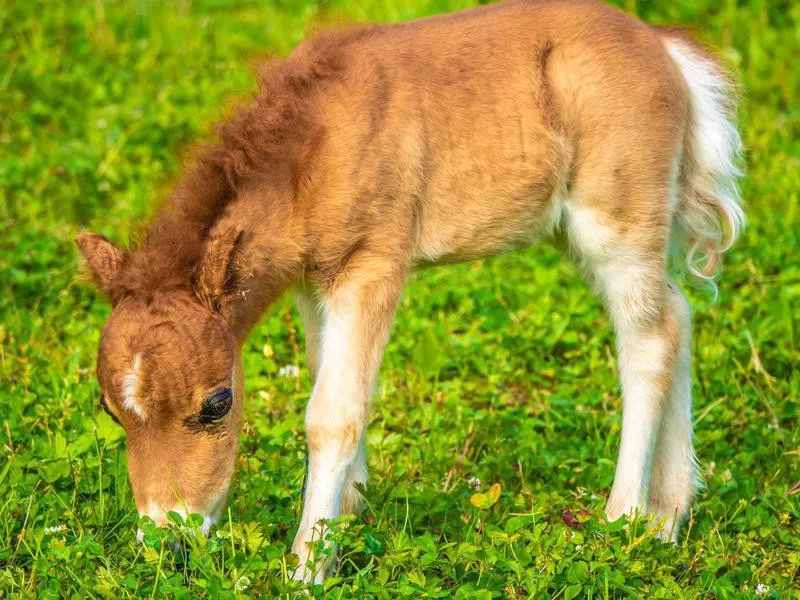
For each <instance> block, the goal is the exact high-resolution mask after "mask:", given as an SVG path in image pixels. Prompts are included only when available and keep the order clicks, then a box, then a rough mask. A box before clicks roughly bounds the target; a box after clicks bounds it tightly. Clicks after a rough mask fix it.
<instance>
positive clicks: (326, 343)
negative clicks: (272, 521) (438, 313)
mask: <svg viewBox="0 0 800 600" xmlns="http://www.w3.org/2000/svg"><path fill="white" fill-rule="evenodd" d="M404 279H405V270H404V269H403V270H400V269H398V268H397V263H396V262H395V261H392V260H390V259H385V258H384V257H381V256H375V255H374V254H369V255H367V253H366V252H361V253H358V254H356V255H353V256H352V257H350V260H349V262H348V264H347V267H346V269H344V270H343V271H342V274H341V275H340V276H339V277H338V278H337V279H336V280H335V282H334V283H333V285H331V286H330V287H329V289H327V290H322V291H321V294H320V297H321V302H320V305H321V309H322V310H321V314H322V327H321V336H320V341H319V350H320V359H319V373H318V375H317V378H316V382H315V384H314V390H313V392H312V394H311V400H310V402H309V404H308V408H307V409H306V435H307V437H308V451H309V459H308V476H307V478H306V493H305V504H304V506H303V516H302V518H301V520H300V527H299V529H298V531H297V535H296V536H295V539H294V543H293V544H292V552H294V553H295V554H297V555H298V557H299V559H300V562H299V566H298V568H297V571H296V572H295V578H297V579H302V580H303V581H310V580H313V581H315V582H321V581H322V579H323V578H324V576H325V571H326V569H327V568H328V567H329V566H330V564H331V562H332V561H330V560H322V561H315V557H314V553H313V551H312V546H311V545H310V544H312V543H313V542H317V541H319V540H324V537H325V527H324V524H323V523H320V521H321V520H329V519H333V518H335V517H337V516H339V515H340V514H341V511H342V508H346V509H348V510H351V509H352V508H353V507H352V506H350V505H352V504H353V499H352V494H351V492H350V490H347V492H346V493H345V485H346V482H348V480H349V479H351V478H358V476H359V473H356V471H359V472H362V471H363V475H364V476H365V475H366V473H365V463H364V460H363V446H362V437H363V434H364V430H365V428H366V424H367V419H368V416H369V404H370V399H371V396H372V390H373V387H374V384H375V378H376V376H377V372H378V368H379V366H380V361H381V356H382V354H383V348H384V346H385V345H386V340H387V339H388V335H389V328H390V326H391V323H392V320H393V318H394V312H395V307H396V305H397V299H398V297H399V295H400V291H401V289H402V285H403V281H404ZM353 491H354V490H353ZM343 494H344V500H343ZM343 501H344V503H345V504H347V505H348V506H345V507H343ZM321 547H322V548H327V549H328V550H330V547H329V546H326V543H325V542H324V541H323V542H322V546H321ZM315 563H316V564H315Z"/></svg>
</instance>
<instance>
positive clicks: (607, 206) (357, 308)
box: [77, 0, 744, 581]
mask: <svg viewBox="0 0 800 600" xmlns="http://www.w3.org/2000/svg"><path fill="white" fill-rule="evenodd" d="M734 108H735V107H734V100H733V95H732V92H731V86H730V84H729V82H728V79H727V76H726V74H725V72H724V70H723V69H722V67H721V66H720V64H719V63H718V62H717V61H716V60H715V59H714V58H713V57H712V56H710V55H709V54H707V53H706V52H705V51H704V50H702V49H701V48H700V47H699V46H697V45H696V44H694V43H692V42H691V41H689V40H688V39H687V38H685V37H683V36H681V35H680V34H678V33H675V32H673V31H668V30H659V29H656V28H653V27H650V26H648V25H646V24H644V23H642V22H640V21H638V20H636V19H634V18H633V17H630V16H628V15H625V14H624V13H622V12H620V11H618V10H616V9H614V8H611V7H608V6H605V5H603V4H600V3H597V2H593V1H588V0H587V1H566V0H541V1H539V2H521V1H520V2H508V3H504V4H498V5H494V6H490V7H484V8H479V9H476V10H471V11H464V12H460V13H456V14H453V15H449V16H441V17H435V18H429V19H423V20H419V21H414V22H410V23H406V24H400V25H393V26H387V27H373V28H364V29H354V30H350V31H346V32H340V33H329V34H325V35H322V36H320V37H318V38H315V39H312V40H310V41H308V42H306V43H304V44H302V45H301V46H300V47H299V48H297V49H296V50H295V51H294V52H293V53H292V54H291V55H290V56H289V57H288V58H287V59H285V60H284V61H282V62H279V63H277V64H275V65H273V66H272V67H271V68H270V69H268V70H266V71H265V73H264V75H263V80H262V85H261V90H260V92H259V93H258V95H257V96H256V97H255V98H254V99H253V101H252V102H251V103H250V104H249V105H247V106H246V107H244V108H243V109H242V110H241V111H240V112H238V113H237V114H236V115H235V116H234V117H233V118H231V119H230V120H228V121H226V122H224V123H222V124H221V125H220V127H219V130H218V137H219V139H218V141H217V142H216V143H214V144H212V145H209V146H206V147H204V148H202V149H201V150H200V151H199V152H198V155H197V158H196V160H195V162H194V163H193V164H192V165H191V166H189V167H188V168H187V170H186V171H185V172H184V174H183V176H182V178H181V179H180V181H179V183H178V184H177V186H176V188H175V190H174V192H173V194H172V195H171V197H170V198H169V200H168V202H167V203H166V205H165V207H164V208H163V210H162V211H161V212H160V213H159V216H158V217H157V218H156V219H155V220H154V221H153V222H152V223H151V224H150V226H149V228H148V230H147V232H146V235H145V236H144V237H143V240H142V241H141V243H140V244H139V245H138V246H136V247H134V248H132V249H130V250H128V251H123V250H121V249H119V248H117V247H116V246H114V245H113V244H112V243H111V242H109V241H108V240H106V239H105V238H103V237H102V236H99V235H95V234H82V235H80V236H79V237H78V238H77V243H78V245H79V246H80V249H81V250H82V252H83V254H84V256H85V259H86V261H87V263H88V265H89V267H90V269H91V271H92V273H93V274H94V278H95V281H96V283H97V284H98V286H99V288H100V289H101V290H102V291H103V292H104V293H105V294H106V295H107V297H108V298H109V299H110V301H111V303H112V305H113V312H112V313H111V316H110V318H109V319H108V322H107V323H106V326H105V328H104V330H103V333H102V337H101V341H100V349H99V356H98V362H97V374H98V378H99V381H100V385H101V388H102V392H103V399H102V402H103V404H104V406H105V408H106V410H108V412H109V413H111V414H112V415H113V416H114V417H115V418H116V419H117V420H119V422H120V423H121V424H122V425H123V426H124V428H125V430H126V432H127V444H128V454H129V459H128V460H129V471H130V480H131V484H132V488H133V492H134V496H135V500H136V504H137V507H138V509H139V512H140V514H148V515H150V516H151V517H152V518H153V519H155V520H156V521H157V522H163V521H164V519H165V517H164V515H165V512H166V511H168V510H179V511H180V510H183V509H184V508H185V509H188V510H190V511H192V512H199V513H201V514H203V515H204V516H205V519H206V520H205V523H204V528H205V529H206V530H207V529H208V528H209V527H210V526H211V525H212V524H213V522H214V521H215V520H216V519H217V518H218V516H219V514H220V511H221V509H222V506H223V504H224V501H225V497H226V494H227V489H228V485H229V482H230V479H231V474H232V472H233V465H234V458H235V454H236V445H237V437H238V434H239V430H240V427H241V418H242V408H243V396H242V376H241V367H240V365H241V358H240V354H241V347H242V343H243V342H244V340H245V338H246V336H247V334H248V332H249V331H250V330H251V329H252V327H253V326H254V324H255V323H256V321H257V320H258V318H259V316H260V315H261V314H262V313H263V312H264V311H265V310H266V309H267V307H268V306H269V305H270V304H271V303H272V302H273V301H274V300H275V299H276V298H277V297H278V296H279V295H280V294H281V293H283V292H284V291H285V290H287V289H292V290H293V291H294V293H295V294H296V297H297V306H298V309H299V311H300V313H301V316H302V318H303V321H304V324H305V332H306V343H307V352H308V363H309V366H310V369H311V371H312V374H313V376H314V380H315V383H314V389H313V392H312V395H311V399H310V401H309V404H308V409H307V416H306V434H307V438H308V449H309V459H308V476H307V484H306V491H305V504H304V508H303V514H302V518H301V521H300V526H299V529H298V531H297V535H296V537H295V540H294V544H293V546H292V549H293V551H294V552H295V553H296V554H298V555H299V558H300V566H299V568H298V569H297V577H300V578H303V579H306V580H312V579H313V580H317V581H319V580H320V579H322V577H323V575H324V565H323V566H322V567H320V568H317V569H316V570H315V568H314V567H313V558H314V557H313V555H312V554H313V553H312V551H311V549H310V546H309V542H312V541H314V540H317V539H319V538H320V537H321V536H322V535H323V533H324V527H323V525H322V524H321V523H320V522H321V521H323V520H326V519H332V518H334V517H336V516H337V515H339V514H342V513H348V512H353V511H357V510H358V508H359V506H360V498H359V494H358V492H357V491H356V488H355V487H354V484H356V483H363V482H365V481H366V478H367V467H366V459H365V455H364V429H365V426H366V423H367V419H368V412H369V405H370V398H371V395H372V391H373V386H374V383H375V378H376V375H377V373H378V367H379V365H380V362H381V354H382V352H383V348H384V345H385V343H386V340H387V337H388V335H389V329H390V326H391V323H392V320H393V318H394V312H395V307H396V305H397V301H398V298H399V296H400V293H401V291H402V289H403V285H404V282H405V280H406V277H407V275H408V273H409V272H410V270H411V269H413V268H414V267H415V266H418V265H422V264H432V263H444V262H453V261H462V260H468V259H472V258H476V257H483V256H488V255H492V254H496V253H499V252H503V251H506V250H509V249H512V248H515V247H520V246H525V245H528V244H530V243H532V242H533V241H535V240H537V239H541V238H549V237H552V238H556V239H557V240H560V241H561V242H563V245H564V246H565V247H566V248H568V250H569V254H570V256H571V257H572V258H573V259H574V260H575V261H576V262H577V263H578V264H579V265H580V267H581V269H582V270H583V272H584V273H585V275H586V278H587V279H588V280H589V282H590V283H591V285H592V286H593V287H594V289H595V290H596V292H597V293H598V294H599V295H600V296H601V297H602V299H603V300H604V302H605V304H606V306H607V307H608V310H609V312H610V315H611V320H612V323H613V325H614V327H615V330H616V339H617V351H618V355H619V367H620V368H619V374H620V379H621V385H622V395H623V418H622V439H621V444H620V449H619V460H618V463H617V468H616V475H615V478H614V484H613V487H612V489H611V491H610V494H609V497H608V503H607V507H606V513H607V515H608V518H609V519H612V520H613V519H617V518H619V517H621V516H623V515H627V514H631V513H634V512H637V511H641V512H647V513H650V514H652V515H654V523H655V524H654V526H655V527H658V528H660V529H659V531H660V535H661V536H662V537H663V539H665V540H675V539H676V536H677V533H678V527H679V525H680V522H681V520H682V519H683V518H684V517H685V516H686V514H687V511H688V509H689V507H690V504H691V502H692V499H693V495H694V490H695V483H696V467H695V459H694V454H693V450H692V420H691V368H690V363H691V357H690V316H689V307H688V306H687V303H686V300H685V298H684V296H683V295H682V294H681V292H680V290H679V289H678V287H677V286H676V285H675V284H674V283H673V282H672V281H671V280H670V278H669V276H668V274H667V253H668V246H670V244H674V245H675V246H676V247H677V248H682V249H683V251H684V252H685V253H686V256H687V262H688V266H689V269H690V270H691V271H693V272H695V273H696V274H697V275H700V276H701V277H705V278H711V277H712V276H713V274H714V273H715V267H716V265H717V263H718V259H719V257H720V255H721V253H722V252H724V251H725V250H727V249H728V247H729V246H730V244H731V243H732V241H733V240H734V238H735V237H736V234H737V232H738V231H739V230H740V228H741V226H742V225H743V222H744V215H743V213H742V210H741V208H740V205H739V199H738V195H737V192H736V185H735V184H736V181H735V180H736V177H737V175H738V170H737V168H736V161H737V155H738V152H739V137H738V134H737V131H736V129H735V127H734V125H733V123H732V118H733V111H734Z"/></svg>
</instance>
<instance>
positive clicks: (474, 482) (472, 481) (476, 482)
mask: <svg viewBox="0 0 800 600" xmlns="http://www.w3.org/2000/svg"><path fill="white" fill-rule="evenodd" d="M467 484H469V487H471V488H472V489H473V490H475V491H476V492H477V491H478V490H479V489H481V480H480V479H478V478H477V477H470V478H469V481H467Z"/></svg>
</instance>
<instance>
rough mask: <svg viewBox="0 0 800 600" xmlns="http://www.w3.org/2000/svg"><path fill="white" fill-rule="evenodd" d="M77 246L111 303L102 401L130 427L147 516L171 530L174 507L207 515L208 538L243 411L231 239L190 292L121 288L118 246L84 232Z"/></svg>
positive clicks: (101, 369)
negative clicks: (229, 308)
mask: <svg viewBox="0 0 800 600" xmlns="http://www.w3.org/2000/svg"><path fill="white" fill-rule="evenodd" d="M223 242H224V240H223ZM77 243H78V246H79V247H80V249H81V251H82V253H83V255H84V257H85V259H86V262H87V264H88V266H89V268H90V270H91V271H92V274H93V276H94V278H95V281H96V283H97V284H98V286H99V287H100V288H101V290H103V291H104V292H105V293H106V294H107V295H108V296H109V298H110V299H111V301H112V305H113V311H112V313H111V316H110V317H109V319H108V321H107V322H106V325H105V327H104V329H103V333H102V335H101V338H100V349H99V353H98V358H97V377H98V380H99V382H100V390H101V393H102V396H101V399H100V402H101V403H102V405H103V408H104V409H105V410H106V411H107V412H108V413H109V415H111V417H112V418H114V419H115V420H116V421H117V422H118V423H119V424H120V425H121V426H122V427H124V428H125V431H126V434H127V445H128V471H129V475H130V481H131V486H132V488H133V494H134V497H135V500H136V506H137V508H138V510H139V514H140V515H145V514H146V515H148V516H150V517H151V518H152V519H153V520H154V521H156V522H157V523H164V522H165V520H166V513H167V512H168V511H170V510H174V511H176V512H179V513H182V514H184V515H185V514H186V513H200V514H202V515H203V516H204V517H205V521H204V524H203V528H204V530H205V531H206V532H207V531H208V528H209V527H210V526H211V524H212V523H214V522H215V521H216V520H217V518H218V517H219V514H220V512H221V510H222V507H223V505H224V501H225V497H226V494H227V491H228V486H229V484H230V480H231V475H232V473H233V467H234V461H235V458H236V448H237V439H238V436H239V430H240V428H241V420H242V409H243V402H242V401H243V395H242V374H241V363H240V349H239V341H238V340H237V338H236V336H235V335H234V333H233V330H232V328H231V326H230V323H229V321H228V318H226V312H225V310H224V302H223V298H222V296H221V294H222V293H223V292H224V288H225V278H226V276H227V275H226V274H227V273H228V272H229V271H230V260H231V258H230V257H231V248H232V247H233V245H232V244H233V241H231V244H228V247H226V245H225V243H221V244H218V245H217V248H216V250H218V252H214V253H212V256H211V259H210V260H208V261H206V260H205V259H204V262H203V264H202V265H201V268H199V269H197V272H196V273H194V274H193V276H187V277H186V279H185V280H186V282H188V283H187V284H186V285H175V286H169V285H167V286H161V287H157V288H155V289H150V290H149V291H147V292H146V293H143V292H141V291H137V289H136V287H135V286H134V287H132V288H131V287H130V286H126V282H125V281H121V279H124V278H126V277H131V276H132V274H131V273H130V271H131V269H130V268H129V267H130V266H131V260H130V257H129V256H128V255H126V254H125V253H124V252H123V251H122V250H120V249H119V248H117V247H116V246H114V245H113V244H112V243H111V242H109V241H108V240H106V239H105V238H103V237H102V236H99V235H94V234H82V235H80V236H79V237H78V239H77ZM220 257H221V258H220Z"/></svg>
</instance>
